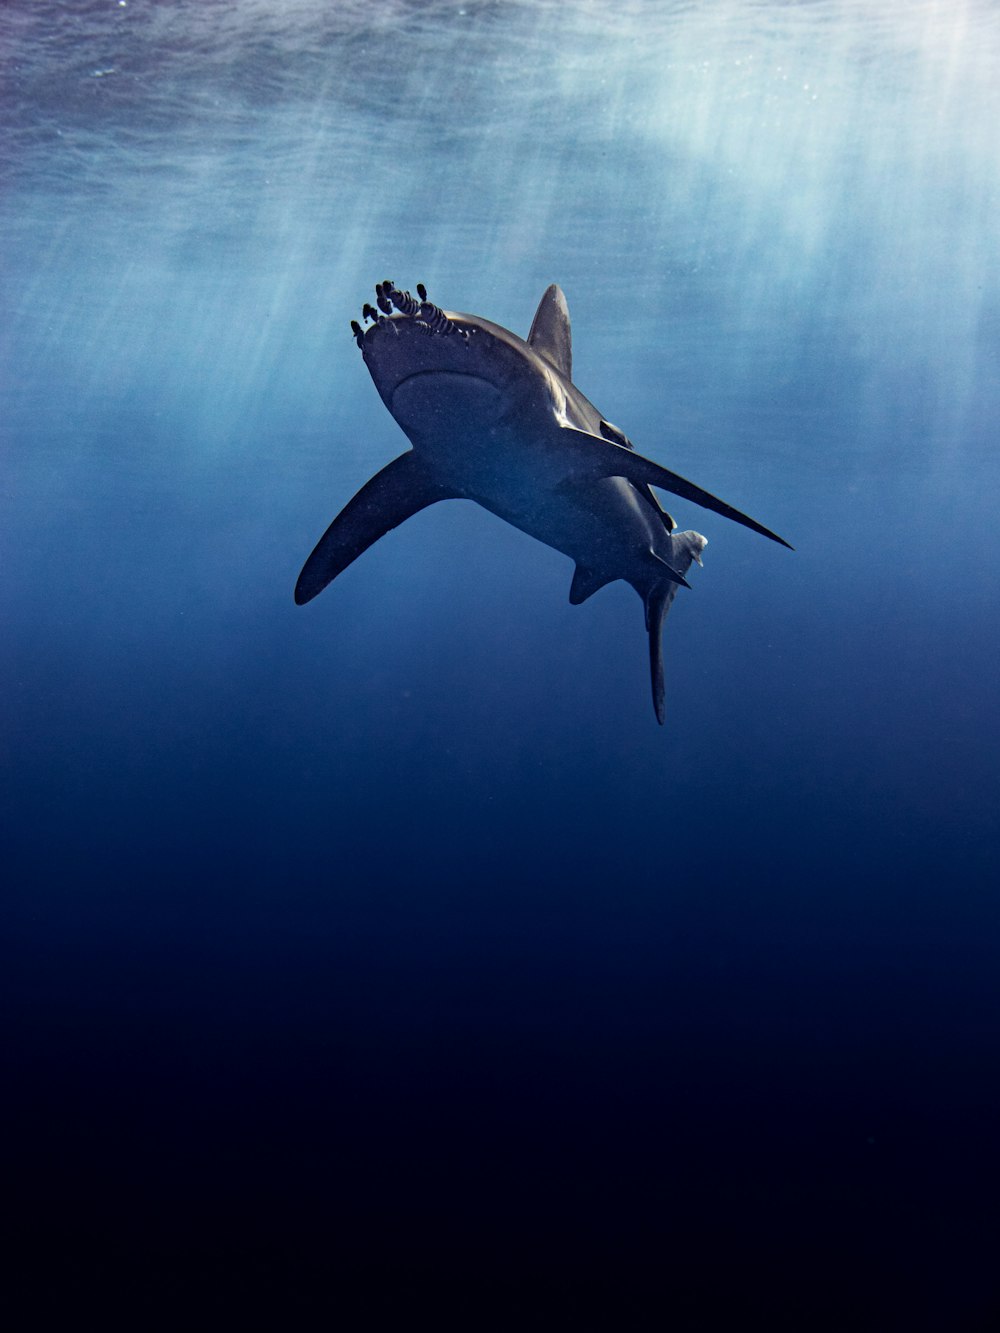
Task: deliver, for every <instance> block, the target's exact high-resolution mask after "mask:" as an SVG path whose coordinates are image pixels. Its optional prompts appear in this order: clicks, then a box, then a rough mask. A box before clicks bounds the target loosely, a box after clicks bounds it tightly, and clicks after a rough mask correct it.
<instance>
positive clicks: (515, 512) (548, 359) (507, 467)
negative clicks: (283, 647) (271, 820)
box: [295, 282, 788, 722]
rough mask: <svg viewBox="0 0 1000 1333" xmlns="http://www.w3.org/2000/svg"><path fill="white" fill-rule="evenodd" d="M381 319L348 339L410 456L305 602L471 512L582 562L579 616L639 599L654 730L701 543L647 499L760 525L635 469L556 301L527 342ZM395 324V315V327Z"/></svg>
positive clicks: (381, 486)
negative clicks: (620, 599)
mask: <svg viewBox="0 0 1000 1333" xmlns="http://www.w3.org/2000/svg"><path fill="white" fill-rule="evenodd" d="M375 290H376V295H377V300H378V305H379V308H380V310H381V311H382V313H381V314H379V312H378V311H376V310H375V309H373V308H372V307H371V306H367V305H366V306H365V310H364V318H365V319H366V320H368V319H372V320H374V321H375V322H374V323H373V324H372V325H371V326H370V327H369V328H367V329H364V330H363V329H362V328H361V327H360V325H358V324H357V323H352V327H353V329H354V333H355V337H356V339H357V343H358V346H359V347H360V348H361V351H362V355H363V356H364V361H365V365H366V366H367V367H368V370H369V372H370V374H371V377H372V379H373V380H374V382H375V387H376V388H377V389H378V392H379V394H380V396H381V398H382V401H383V402H384V403H385V405H386V407H387V408H388V409H389V411H390V412H391V413H392V415H393V416H394V417H395V419H396V421H397V422H398V423H399V425H400V426H401V427H402V428H403V431H404V432H405V434H406V435H407V437H408V438H409V440H410V443H411V444H412V446H413V448H412V449H411V450H409V451H408V452H407V453H405V454H403V455H401V456H400V457H399V458H397V459H395V460H394V461H393V462H391V463H389V464H388V465H387V466H386V467H384V468H383V469H382V471H381V472H379V473H377V474H376V475H375V476H374V477H372V479H371V481H369V482H367V483H366V484H365V485H364V486H362V488H361V490H360V491H359V492H358V493H357V495H355V497H354V498H353V500H351V501H350V503H349V504H348V505H347V506H346V508H344V509H343V510H342V511H341V513H340V514H338V515H337V517H336V518H335V519H334V520H333V522H332V523H331V524H330V526H329V528H328V529H327V530H326V532H325V533H324V535H323V536H322V538H321V539H320V541H319V543H318V545H317V546H316V549H315V550H314V551H313V553H312V555H310V557H309V559H308V560H307V561H306V563H305V565H304V567H303V569H302V573H301V574H300V575H299V579H298V583H297V584H296V587H295V600H296V602H298V603H300V604H301V603H303V602H308V601H309V600H310V599H311V598H313V597H315V596H316V594H317V593H319V592H322V590H323V589H324V588H325V587H326V585H327V584H328V583H329V582H330V581H331V580H332V579H335V578H336V577H337V575H338V574H339V573H341V571H342V570H344V569H346V568H347V566H348V565H349V564H350V563H351V562H352V561H353V560H355V559H357V557H358V556H359V555H361V553H362V552H363V551H365V550H367V549H368V547H369V546H371V544H372V543H373V542H375V541H377V540H378V539H379V537H381V536H383V535H384V534H385V533H386V532H388V531H389V530H390V529H391V528H395V527H397V526H398V525H399V524H400V523H402V522H403V521H404V519H407V518H409V517H410V516H411V515H412V514H415V513H417V512H418V511H419V510H421V509H424V508H426V507H427V505H430V504H433V503H434V502H435V501H437V500H446V499H468V500H475V501H476V503H477V504H480V505H482V506H483V508H484V509H489V510H490V511H491V512H492V513H494V514H497V515H499V517H500V518H502V519H505V520H506V521H507V522H508V523H511V524H513V526H514V527H516V528H520V529H521V530H522V531H523V532H527V533H529V534H530V535H531V536H532V537H536V538H537V539H538V540H539V541H541V542H544V543H545V544H546V545H547V546H552V547H554V548H555V549H556V550H557V551H563V552H564V553H565V554H566V555H568V556H570V557H571V559H573V560H575V561H576V572H575V574H574V576H573V584H572V587H571V589H570V601H571V602H572V603H573V604H574V605H577V604H578V603H580V602H583V601H585V600H586V599H587V598H588V597H590V596H591V594H592V593H595V592H597V590H598V589H599V588H603V587H604V585H605V584H607V583H611V582H613V581H614V580H615V579H624V580H625V582H626V583H630V584H631V585H632V587H633V588H635V590H636V592H637V593H638V594H639V596H640V597H641V598H642V601H643V605H644V606H645V609H646V628H647V630H648V632H649V660H650V671H651V675H652V683H653V704H654V707H655V709H656V716H657V718H658V720H659V721H660V722H662V721H663V717H664V687H663V660H662V655H661V636H662V630H663V622H664V620H665V618H666V615H667V612H668V611H669V609H670V605H671V603H672V601H673V599H674V596H675V594H676V592H677V588H678V586H679V585H683V586H684V587H688V586H689V584H688V582H687V580H686V579H685V577H684V575H685V574H686V573H687V571H688V569H689V568H690V566H691V562H692V561H697V562H698V563H699V564H700V563H701V552H702V550H703V549H704V547H705V545H706V541H705V538H704V537H702V536H700V535H699V534H698V533H697V532H675V531H674V521H673V519H672V518H671V517H670V515H669V514H667V513H665V512H664V511H663V510H662V509H661V508H660V505H659V503H658V501H657V500H656V498H655V496H654V495H653V493H652V491H651V490H650V487H652V486H656V487H658V488H660V489H661V490H667V491H672V492H673V493H674V494H676V495H679V496H682V497H683V498H684V499H687V500H693V501H694V502H695V503H696V504H699V505H702V506H704V507H705V508H706V509H711V510H714V512H715V513H718V514H722V515H724V516H725V517H726V518H731V519H733V520H735V521H736V522H737V523H742V524H743V525H744V526H746V527H748V528H752V529H753V530H754V531H755V532H759V533H761V534H763V536H765V537H770V538H771V539H772V540H773V541H776V542H780V543H781V544H782V545H783V546H787V545H788V543H787V542H786V541H784V540H783V539H782V538H781V537H778V536H776V535H775V533H773V532H770V531H769V530H768V529H767V528H765V527H763V526H762V525H761V524H760V523H758V522H756V520H755V519H752V518H748V517H747V516H746V514H741V513H740V512H739V510H737V509H733V508H732V506H731V505H728V504H726V503H725V502H724V501H722V500H719V499H716V497H715V496H714V495H710V494H709V493H708V492H707V491H704V490H702V489H701V487H700V486H695V485H694V484H693V483H692V482H689V481H686V480H685V479H684V478H683V477H679V476H678V475H677V474H676V473H674V472H670V471H668V470H667V469H666V468H664V467H661V466H660V465H659V464H658V463H654V462H652V460H650V459H648V458H644V457H643V456H642V455H641V454H637V453H636V452H635V450H634V449H633V447H632V445H631V443H630V442H629V440H628V439H627V438H626V437H625V435H624V434H623V433H622V432H621V431H620V430H618V428H617V427H616V426H612V425H611V424H610V422H608V421H606V420H605V419H604V418H603V417H602V416H601V414H600V413H599V412H598V410H597V408H596V407H594V405H593V404H592V403H590V402H588V401H587V399H586V398H584V396H583V394H582V393H581V392H580V390H579V389H578V388H577V387H576V385H575V384H574V383H573V381H572V378H571V372H572V350H571V336H570V323H569V312H568V310H567V308H566V298H565V297H564V296H563V294H562V291H561V290H560V289H559V288H558V287H557V286H555V285H553V286H551V287H549V288H548V290H547V291H546V292H545V295H544V296H543V297H542V299H541V302H540V304H539V306H538V310H537V312H536V314H535V318H534V321H533V322H532V325H531V331H530V333H529V334H528V340H527V342H525V341H524V340H523V339H521V338H519V337H518V336H517V335H516V334H514V333H511V332H510V331H509V330H508V329H504V328H501V327H500V326H499V325H497V324H491V323H490V322H489V320H486V319H481V318H479V317H478V316H477V315H462V314H456V313H454V312H452V311H443V310H440V309H438V307H437V306H435V305H432V304H430V303H429V302H428V301H427V300H426V294H425V293H424V291H423V289H422V288H420V287H418V292H419V296H420V299H419V300H416V299H415V298H413V297H412V296H411V295H410V294H409V292H401V291H400V290H399V289H398V288H396V287H395V286H394V285H393V284H392V283H391V282H385V283H380V284H379V285H378V286H377V287H376V289H375ZM393 310H395V311H396V312H397V313H392V312H393Z"/></svg>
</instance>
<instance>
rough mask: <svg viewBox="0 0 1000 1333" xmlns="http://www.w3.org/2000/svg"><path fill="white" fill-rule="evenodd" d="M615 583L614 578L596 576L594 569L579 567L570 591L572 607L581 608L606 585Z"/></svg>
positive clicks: (603, 575)
mask: <svg viewBox="0 0 1000 1333" xmlns="http://www.w3.org/2000/svg"><path fill="white" fill-rule="evenodd" d="M613 582H614V578H613V577H611V578H609V577H608V575H606V574H595V573H594V571H593V570H592V569H585V568H584V566H583V565H577V567H576V572H575V574H574V575H573V582H572V585H571V586H570V590H569V601H570V605H571V606H579V605H580V603H581V602H585V601H586V600H587V598H588V597H593V595H594V593H595V592H600V590H601V589H602V588H603V587H604V586H605V585H606V584H608V583H613Z"/></svg>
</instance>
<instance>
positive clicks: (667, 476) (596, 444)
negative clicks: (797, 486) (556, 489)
mask: <svg viewBox="0 0 1000 1333" xmlns="http://www.w3.org/2000/svg"><path fill="white" fill-rule="evenodd" d="M562 433H563V434H564V435H570V436H572V437H573V440H574V443H575V444H577V445H578V446H579V454H580V457H579V468H578V471H577V472H576V473H575V476H574V479H582V478H583V477H585V476H586V477H589V478H591V479H593V480H596V479H597V478H599V477H625V478H626V480H628V481H630V482H632V484H633V485H634V486H656V487H657V488H658V489H659V490H661V491H671V492H672V493H673V494H674V495H679V496H681V498H682V499H684V500H692V501H693V502H694V503H695V504H697V505H701V506H702V508H703V509H711V510H712V511H713V512H714V513H716V514H721V515H722V516H723V518H729V519H732V520H733V522H734V523H741V524H742V525H743V526H744V527H745V528H750V530H751V531H752V532H759V533H760V535H761V536H762V537H769V538H770V539H771V541H773V542H778V544H779V545H781V546H787V547H788V549H789V550H790V551H793V550H794V549H795V548H794V546H792V545H791V544H790V543H789V542H786V541H785V539H784V537H779V536H778V534H777V533H776V532H772V531H771V529H770V528H765V527H764V525H763V523H758V522H757V520H756V519H755V518H750V517H749V516H748V515H747V514H742V513H740V511H739V510H738V509H734V508H733V506H732V505H729V504H726V502H725V500H720V499H719V498H718V497H717V496H715V495H712V494H711V493H710V492H709V491H705V490H702V488H701V487H700V486H696V485H695V484H694V482H692V481H688V480H687V479H686V478H685V477H680V476H678V475H677V473H676V472H671V471H670V469H669V468H665V467H661V466H660V464H659V463H654V462H653V460H652V459H651V458H645V457H644V456H643V455H642V454H637V453H636V452H635V451H634V450H632V449H625V448H623V447H622V446H621V445H620V444H612V443H611V441H610V440H604V439H601V438H600V437H599V436H597V435H589V434H588V433H587V432H586V431H580V430H575V429H573V427H571V426H563V427H562Z"/></svg>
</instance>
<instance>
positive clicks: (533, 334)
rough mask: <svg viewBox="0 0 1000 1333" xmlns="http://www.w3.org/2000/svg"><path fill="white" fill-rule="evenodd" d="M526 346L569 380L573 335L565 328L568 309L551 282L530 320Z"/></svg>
mask: <svg viewBox="0 0 1000 1333" xmlns="http://www.w3.org/2000/svg"><path fill="white" fill-rule="evenodd" d="M528 346H529V347H530V348H531V349H532V350H533V351H535V352H537V353H538V355H539V356H544V357H545V359H546V361H548V362H549V364H550V365H553V366H555V368H556V370H559V371H562V373H563V374H564V375H565V376H566V378H567V379H568V380H571V379H572V378H573V336H572V333H571V332H570V326H569V307H568V306H567V305H566V298H565V296H563V292H562V288H561V287H557V286H556V284H555V283H553V284H552V286H551V287H546V289H545V295H544V296H543V297H542V299H541V300H540V301H539V303H538V309H537V310H536V311H535V318H534V319H533V320H532V321H531V331H530V333H529V334H528Z"/></svg>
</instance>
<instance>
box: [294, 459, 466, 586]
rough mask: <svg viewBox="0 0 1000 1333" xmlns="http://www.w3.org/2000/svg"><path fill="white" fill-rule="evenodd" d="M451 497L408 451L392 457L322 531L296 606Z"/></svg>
mask: <svg viewBox="0 0 1000 1333" xmlns="http://www.w3.org/2000/svg"><path fill="white" fill-rule="evenodd" d="M455 494H456V492H454V491H452V490H449V489H448V488H447V487H445V486H442V485H441V484H440V482H439V481H437V479H436V478H435V476H434V475H433V473H432V472H431V471H430V470H429V469H428V468H427V467H426V465H425V464H424V463H423V462H422V461H421V460H420V459H419V458H418V457H417V455H416V454H415V453H413V452H412V451H411V452H410V453H406V454H401V455H400V457H399V458H395V459H393V461H392V462H391V463H389V464H387V465H386V466H385V467H384V468H383V469H382V471H381V472H377V473H376V474H375V476H374V477H372V479H371V480H370V481H366V482H365V484H364V485H363V486H362V487H361V490H360V491H358V493H357V495H355V497H354V498H353V500H349V501H348V503H347V504H346V505H345V506H344V508H343V509H342V510H341V511H340V513H339V514H338V515H337V517H336V518H335V519H334V520H333V522H332V523H331V524H330V526H329V527H328V528H327V530H326V532H324V533H323V536H322V537H321V538H320V539H319V541H318V542H317V544H316V548H315V550H314V551H313V553H312V555H310V557H309V559H308V560H307V561H306V563H305V564H304V565H303V566H302V573H301V574H300V575H299V578H298V582H297V583H296V585H295V600H296V602H297V603H298V604H299V606H301V605H302V604H303V603H304V602H308V601H311V600H312V598H314V597H315V596H316V595H317V593H321V592H322V591H323V589H324V588H325V587H326V585H327V584H328V583H331V582H332V581H333V580H334V579H335V578H336V577H337V575H338V574H341V573H343V571H344V570H345V569H346V568H347V566H348V565H349V564H351V563H352V561H354V560H356V559H357V558H358V556H359V555H361V554H362V553H363V552H364V551H367V549H368V547H369V546H371V545H372V544H373V543H374V542H377V541H378V539H379V538H380V537H384V536H385V534H386V533H387V532H389V531H391V529H392V528H396V527H398V526H399V524H400V523H402V522H404V521H405V520H406V519H408V518H410V517H411V516H412V515H413V514H416V513H419V511H420V510H421V509H426V508H427V506H428V505H431V504H434V503H435V501H437V500H447V499H449V498H452V497H454V495H455Z"/></svg>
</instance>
